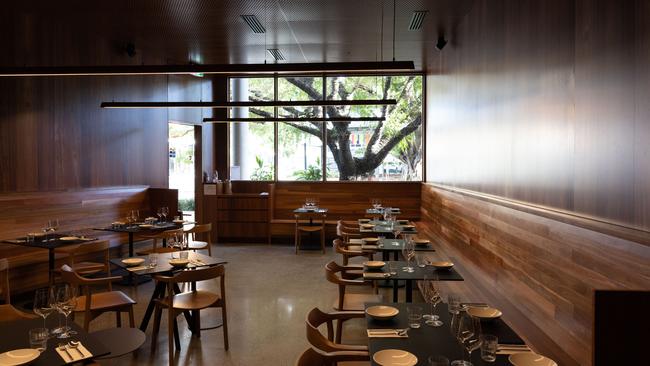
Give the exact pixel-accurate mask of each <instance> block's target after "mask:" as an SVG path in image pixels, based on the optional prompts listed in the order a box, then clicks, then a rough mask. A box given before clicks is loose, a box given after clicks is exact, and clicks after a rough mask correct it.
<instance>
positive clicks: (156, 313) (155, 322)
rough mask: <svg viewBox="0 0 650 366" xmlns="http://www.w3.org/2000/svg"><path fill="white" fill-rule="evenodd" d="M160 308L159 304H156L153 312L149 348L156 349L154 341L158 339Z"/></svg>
mask: <svg viewBox="0 0 650 366" xmlns="http://www.w3.org/2000/svg"><path fill="white" fill-rule="evenodd" d="M161 313H162V309H160V307H159V306H156V310H155V311H154V313H153V330H152V332H151V350H155V349H156V341H157V340H158V332H159V331H160V315H161Z"/></svg>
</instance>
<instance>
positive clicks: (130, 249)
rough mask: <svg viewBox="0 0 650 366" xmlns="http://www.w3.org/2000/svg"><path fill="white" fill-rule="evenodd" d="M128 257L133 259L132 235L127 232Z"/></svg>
mask: <svg viewBox="0 0 650 366" xmlns="http://www.w3.org/2000/svg"><path fill="white" fill-rule="evenodd" d="M129 257H133V233H132V232H129Z"/></svg>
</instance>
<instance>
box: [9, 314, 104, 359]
mask: <svg viewBox="0 0 650 366" xmlns="http://www.w3.org/2000/svg"><path fill="white" fill-rule="evenodd" d="M46 325H47V327H48V328H50V329H52V328H55V327H56V326H57V325H58V321H57V320H56V313H54V314H53V315H50V316H49V317H48V318H47V319H46ZM68 325H69V326H70V327H71V328H72V330H73V331H75V332H76V334H72V335H71V336H70V338H66V339H58V338H50V339H49V340H48V341H47V349H46V350H45V351H43V352H41V354H40V356H39V357H38V358H37V359H35V360H34V361H32V362H31V363H30V365H33V366H40V365H43V366H46V365H47V366H59V365H66V360H64V359H63V358H62V357H61V356H59V354H58V353H57V352H56V350H55V348H56V347H57V346H58V345H59V343H68V342H69V341H76V342H81V344H82V345H83V346H84V347H85V348H86V350H88V351H89V352H90V353H91V354H92V357H88V358H87V359H89V360H90V359H94V358H96V357H101V356H106V355H108V354H110V350H109V349H108V347H106V346H105V345H104V343H102V340H101V339H99V338H97V337H95V336H93V335H92V334H88V333H87V332H86V331H85V330H84V329H83V328H82V327H80V326H79V325H77V324H76V323H75V322H73V321H69V322H68ZM0 327H2V333H3V336H2V337H0V353H4V352H7V351H11V350H16V349H22V348H30V345H29V330H30V329H34V328H42V327H43V318H41V317H38V318H36V319H21V320H14V321H10V322H0ZM70 352H77V351H76V350H71V351H70ZM84 352H85V351H84Z"/></svg>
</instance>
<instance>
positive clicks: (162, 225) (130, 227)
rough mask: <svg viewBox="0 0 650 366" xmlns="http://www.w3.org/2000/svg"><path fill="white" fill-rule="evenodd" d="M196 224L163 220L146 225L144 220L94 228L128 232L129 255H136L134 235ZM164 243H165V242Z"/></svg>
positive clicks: (149, 233)
mask: <svg viewBox="0 0 650 366" xmlns="http://www.w3.org/2000/svg"><path fill="white" fill-rule="evenodd" d="M191 224H194V223H193V222H186V221H183V222H169V221H163V222H158V223H155V224H152V225H146V224H144V223H143V222H137V223H134V224H124V225H110V226H106V227H100V228H94V229H93V230H98V231H111V232H115V233H126V234H128V236H129V257H133V256H134V254H135V253H134V250H133V242H134V237H135V235H137V234H144V235H151V234H154V233H158V232H161V231H165V230H174V229H180V228H182V227H184V226H185V225H191ZM163 245H164V244H163Z"/></svg>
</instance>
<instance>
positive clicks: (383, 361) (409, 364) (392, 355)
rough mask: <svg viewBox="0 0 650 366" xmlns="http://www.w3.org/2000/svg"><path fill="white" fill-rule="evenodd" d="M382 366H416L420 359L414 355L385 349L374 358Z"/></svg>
mask: <svg viewBox="0 0 650 366" xmlns="http://www.w3.org/2000/svg"><path fill="white" fill-rule="evenodd" d="M372 359H373V360H374V361H375V362H377V363H378V364H380V365H381V366H414V365H416V364H417V363H418V358H417V357H415V355H414V354H412V353H410V352H406V351H402V350H399V349H384V350H381V351H379V352H377V353H375V354H374V355H373V356H372Z"/></svg>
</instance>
